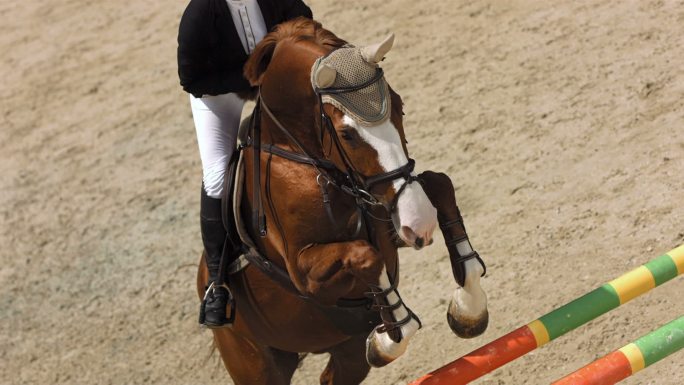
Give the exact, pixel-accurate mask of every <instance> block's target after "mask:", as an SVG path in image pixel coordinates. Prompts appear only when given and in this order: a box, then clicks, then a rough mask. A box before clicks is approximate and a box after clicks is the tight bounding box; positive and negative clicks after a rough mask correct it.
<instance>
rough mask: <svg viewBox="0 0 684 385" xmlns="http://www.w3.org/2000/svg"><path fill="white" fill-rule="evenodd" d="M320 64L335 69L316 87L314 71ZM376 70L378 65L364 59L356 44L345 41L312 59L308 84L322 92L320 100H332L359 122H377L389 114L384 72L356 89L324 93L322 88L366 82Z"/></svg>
mask: <svg viewBox="0 0 684 385" xmlns="http://www.w3.org/2000/svg"><path fill="white" fill-rule="evenodd" d="M323 65H325V66H326V67H329V68H332V69H334V70H335V72H336V74H335V77H334V79H335V80H334V82H333V83H332V84H330V85H327V86H326V87H325V88H319V87H318V85H317V84H316V75H317V74H318V71H319V70H320V68H321V67H322V66H323ZM377 70H378V65H377V64H374V63H369V62H368V61H366V60H365V59H364V57H363V56H362V52H361V49H360V48H356V47H354V46H351V45H347V46H344V47H342V48H338V49H337V50H335V51H332V52H331V53H330V54H328V55H327V56H323V57H321V58H319V59H317V60H316V62H315V63H314V65H313V67H312V68H311V84H312V85H313V88H314V90H316V91H317V92H320V93H321V94H322V95H321V99H322V101H323V103H330V104H332V105H333V106H335V107H336V108H338V109H339V110H341V111H342V112H343V113H344V114H346V115H347V116H349V117H350V118H352V119H354V120H355V121H356V122H357V123H358V124H360V125H362V126H377V125H379V124H381V123H383V122H385V121H386V120H387V119H388V118H389V116H390V110H391V99H390V96H389V87H388V85H387V82H386V81H385V78H384V76H383V77H381V78H380V79H378V80H377V81H376V82H374V83H372V84H370V85H368V86H366V87H364V88H361V89H358V90H354V91H351V92H343V93H335V94H326V93H325V90H326V88H328V89H333V88H349V87H354V86H358V85H361V84H364V83H366V82H369V81H371V80H372V79H373V78H374V77H375V76H376V75H377Z"/></svg>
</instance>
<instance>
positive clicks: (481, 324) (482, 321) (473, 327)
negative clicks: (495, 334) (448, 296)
mask: <svg viewBox="0 0 684 385" xmlns="http://www.w3.org/2000/svg"><path fill="white" fill-rule="evenodd" d="M447 322H448V323H449V327H450V328H451V330H452V331H453V332H454V333H455V334H456V335H457V336H459V337H461V338H473V337H477V336H479V335H480V334H482V333H484V332H485V330H487V325H489V312H488V311H487V310H485V312H484V314H483V315H481V316H480V317H476V318H469V317H464V316H458V315H457V316H456V317H454V316H453V315H452V311H451V306H450V307H449V311H448V312H447Z"/></svg>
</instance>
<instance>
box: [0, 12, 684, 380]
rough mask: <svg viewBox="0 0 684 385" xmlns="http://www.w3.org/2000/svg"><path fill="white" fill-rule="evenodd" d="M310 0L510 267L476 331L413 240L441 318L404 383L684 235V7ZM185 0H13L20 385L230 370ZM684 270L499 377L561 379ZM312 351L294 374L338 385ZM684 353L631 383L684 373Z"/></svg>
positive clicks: (6, 285)
mask: <svg viewBox="0 0 684 385" xmlns="http://www.w3.org/2000/svg"><path fill="white" fill-rule="evenodd" d="M555 3H556V4H553V5H552V4H551V3H550V2H540V1H505V2H504V1H471V2H468V1H446V0H444V1H410V0H389V1H388V0H365V1H361V0H354V1H347V0H345V1H329V0H327V1H324V0H310V1H309V4H310V5H311V6H312V8H313V11H314V14H315V16H316V17H317V19H319V20H321V21H322V22H323V23H324V25H325V26H326V27H328V28H329V29H331V30H333V31H335V32H336V33H338V34H339V35H340V36H341V37H343V38H346V39H348V40H349V41H352V42H354V43H357V44H364V43H371V42H375V41H377V40H379V39H380V38H382V37H383V36H385V35H386V34H387V33H389V32H390V31H391V32H394V33H396V36H397V37H396V44H395V48H394V49H393V51H392V52H391V53H390V54H389V55H388V57H387V60H386V61H385V62H384V64H383V66H384V68H385V70H386V73H387V78H388V80H389V82H390V84H391V85H392V86H393V87H394V88H395V89H396V90H397V91H398V92H399V93H400V94H401V95H402V97H403V99H404V101H405V111H406V120H405V127H406V132H407V135H408V140H409V149H410V151H411V155H412V156H413V157H414V158H415V159H416V160H417V162H418V163H417V164H418V166H417V168H418V169H419V170H425V169H433V170H440V171H444V172H447V173H448V174H449V175H450V176H451V177H452V178H453V180H454V181H455V183H456V184H457V185H458V187H457V197H458V199H459V205H460V207H461V210H462V211H463V214H464V216H465V220H466V224H467V226H468V230H469V233H470V235H471V239H472V242H473V244H474V246H475V247H476V248H477V250H478V251H479V252H480V253H481V255H482V256H483V257H484V259H485V260H486V261H487V263H488V266H489V275H488V276H487V277H486V279H485V280H484V285H485V289H486V290H487V292H488V295H489V301H490V314H491V324H490V327H489V330H488V331H487V332H486V333H485V335H484V336H482V337H478V338H476V339H474V340H467V341H466V340H460V339H458V338H457V337H455V336H453V335H452V334H451V333H450V330H449V328H448V326H447V324H446V322H445V311H446V303H447V299H448V298H449V296H450V294H451V292H452V290H453V289H454V287H455V283H454V282H453V280H452V278H451V275H450V268H449V262H448V258H447V253H446V248H445V247H444V246H443V245H442V244H441V242H442V241H441V235H437V242H436V243H435V244H434V245H433V246H431V247H429V248H427V249H425V250H423V251H421V252H415V251H411V250H402V252H401V261H402V286H401V292H402V294H403V297H404V299H405V300H406V303H407V304H408V305H409V306H410V307H411V308H412V309H413V310H414V311H415V312H416V313H417V314H418V315H419V316H420V317H421V318H422V320H423V322H424V325H425V327H424V328H423V329H422V330H421V331H420V332H419V333H418V334H417V335H416V337H415V338H414V340H413V341H412V343H411V345H410V347H409V350H408V352H407V353H406V354H405V355H404V356H403V357H402V358H401V359H399V360H398V361H396V362H395V363H393V364H391V365H389V366H388V367H386V368H384V369H380V370H373V371H372V372H371V374H370V376H369V377H368V379H367V380H366V381H365V383H366V384H370V385H381V384H382V385H384V384H405V383H407V382H409V381H410V380H412V379H413V378H415V377H418V376H420V375H421V374H424V373H425V372H426V371H428V370H431V369H434V368H437V367H438V366H441V365H442V364H444V363H446V362H449V361H451V360H453V359H455V358H456V357H458V356H460V355H462V354H464V353H467V352H468V351H470V350H471V349H473V348H475V347H477V346H479V345H481V344H483V343H485V342H487V341H489V340H491V339H493V338H496V337H498V336H500V335H502V334H504V333H506V332H508V331H510V330H512V329H514V328H516V327H518V326H520V325H523V324H525V323H527V322H529V321H532V320H534V319H535V318H537V317H539V316H541V315H542V314H544V313H546V312H548V311H550V310H552V309H554V308H555V307H556V306H558V305H561V304H563V303H565V302H567V301H569V300H571V299H573V298H575V297H577V296H579V295H581V294H583V293H585V292H587V291H589V290H591V289H593V288H595V287H597V286H599V285H601V284H603V283H605V282H607V281H609V280H611V279H613V278H615V277H617V276H619V275H621V274H622V273H624V272H627V271H628V270H630V269H632V268H634V267H636V266H638V265H640V264H643V263H645V262H647V261H649V260H650V259H652V258H654V257H656V256H658V255H660V254H662V253H664V252H667V251H668V250H670V249H672V248H674V247H676V246H678V245H679V244H682V243H684V203H683V202H684V127H683V124H684V66H682V63H683V62H684V52H683V51H682V47H684V5H682V4H681V3H679V4H678V3H676V2H674V1H621V2H610V1H582V2H572V3H571V2H562V3H561V2H555ZM185 5H186V3H185V1H174V2H168V1H155V0H152V1H137V2H128V1H86V0H62V1H59V2H45V1H37V0H25V1H2V2H1V3H0V18H1V19H2V20H3V21H2V23H1V24H0V52H2V55H1V58H0V61H1V62H2V65H1V67H0V71H1V72H0V78H1V79H2V83H1V84H2V87H0V112H1V114H0V127H1V128H0V224H1V226H2V229H1V230H2V231H0V246H1V247H0V262H1V264H0V383H2V384H146V383H151V384H230V383H231V382H230V379H229V378H228V376H227V373H226V372H225V370H224V369H223V367H222V365H221V364H220V362H219V359H218V356H217V355H211V352H210V344H211V342H210V340H211V338H210V333H209V332H208V331H202V330H200V329H199V328H198V327H197V325H196V312H197V298H196V294H195V290H194V276H195V269H196V263H197V257H198V255H199V253H200V250H201V242H200V237H199V224H198V207H199V187H200V174H201V170H200V163H199V156H198V153H197V144H196V141H195V137H194V129H193V124H192V120H191V115H190V108H189V105H188V99H187V95H186V94H184V93H183V92H182V90H181V89H180V87H179V85H178V80H177V75H176V58H175V54H176V51H175V50H176V41H175V39H176V33H177V26H178V21H179V18H180V15H181V13H182V11H183V9H184V7H185ZM682 293H684V280H683V279H678V280H676V281H674V282H670V283H668V284H666V285H664V286H663V287H660V288H658V289H656V290H655V291H654V292H652V293H650V294H649V295H647V296H644V297H642V298H638V299H636V300H634V301H633V302H631V303H629V304H628V305H626V306H624V307H622V308H619V309H617V310H615V311H613V312H611V313H610V314H608V315H605V316H603V317H601V318H599V319H598V320H596V321H594V322H592V323H590V324H589V325H587V326H585V327H583V328H581V329H578V330H576V331H574V332H572V333H571V334H569V335H567V336H565V337H563V338H560V339H558V340H556V341H554V342H552V343H551V344H549V345H547V346H545V347H543V348H541V349H539V350H537V351H535V352H533V353H531V354H529V355H528V356H526V357H524V358H522V359H520V360H518V361H517V362H515V363H513V364H510V365H508V366H506V367H504V368H502V369H500V370H498V371H496V372H495V373H493V374H491V375H488V376H486V377H484V378H483V379H481V380H479V382H477V383H479V384H497V385H499V384H506V385H518V384H548V383H549V382H551V381H552V380H553V379H555V378H558V377H560V376H562V375H564V374H566V373H568V372H570V371H572V370H574V369H576V368H578V367H580V366H582V365H583V364H585V363H587V362H589V361H591V360H593V359H595V358H597V357H599V356H601V355H603V354H605V353H607V352H609V351H611V350H613V349H615V348H618V347H620V346H622V345H624V344H626V343H628V342H629V341H632V340H634V339H635V338H637V337H639V336H641V335H643V334H645V333H646V332H648V331H650V330H652V329H654V328H656V327H657V326H660V325H662V324H664V323H666V322H669V321H670V320H672V319H675V318H677V317H678V316H681V315H683V314H684V300H683V299H682ZM325 360H326V358H325V357H323V356H309V357H308V358H307V359H306V360H305V362H304V364H303V367H302V369H301V370H300V371H299V372H298V373H297V374H296V376H295V379H294V381H293V383H295V384H315V383H318V375H319V373H320V371H321V370H322V367H323V365H324V362H325ZM683 378H684V352H679V353H678V354H676V355H673V356H671V357H669V358H668V359H667V360H665V361H663V362H661V363H658V364H656V365H655V366H653V367H650V368H648V369H646V370H644V371H643V372H641V373H639V374H638V375H636V376H635V377H633V378H631V379H629V380H627V381H625V384H658V385H681V384H682V383H684V380H683Z"/></svg>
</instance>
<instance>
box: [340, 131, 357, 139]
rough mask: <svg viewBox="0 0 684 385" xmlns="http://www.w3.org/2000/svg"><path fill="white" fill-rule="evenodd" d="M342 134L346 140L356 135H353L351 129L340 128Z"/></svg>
mask: <svg viewBox="0 0 684 385" xmlns="http://www.w3.org/2000/svg"><path fill="white" fill-rule="evenodd" d="M340 136H341V137H342V139H344V140H352V139H354V135H352V133H351V131H349V130H340Z"/></svg>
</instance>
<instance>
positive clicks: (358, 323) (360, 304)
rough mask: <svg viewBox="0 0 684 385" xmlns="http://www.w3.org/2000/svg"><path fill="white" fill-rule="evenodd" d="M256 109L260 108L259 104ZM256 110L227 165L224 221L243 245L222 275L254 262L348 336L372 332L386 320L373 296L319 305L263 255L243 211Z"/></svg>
mask: <svg viewBox="0 0 684 385" xmlns="http://www.w3.org/2000/svg"><path fill="white" fill-rule="evenodd" d="M256 111H258V109H257V108H256V107H255V112H256ZM255 112H252V114H251V115H250V116H249V117H247V118H245V119H244V120H243V121H242V122H241V123H240V128H239V130H238V147H237V150H236V151H234V152H233V156H232V157H231V158H230V161H229V164H228V167H227V168H226V174H225V178H224V189H223V194H224V195H223V197H222V199H221V201H222V210H221V211H222V216H223V222H224V224H228V223H230V221H232V222H233V226H230V225H229V226H226V228H227V229H228V235H227V238H228V239H227V240H226V241H227V242H231V244H232V245H233V246H234V247H235V248H239V249H240V250H242V252H241V253H240V255H239V257H237V259H235V260H234V261H223V260H222V261H221V270H220V271H221V274H225V275H224V276H226V275H233V274H237V273H239V272H241V271H242V270H243V269H245V268H246V267H247V266H248V265H250V264H251V265H253V266H254V267H256V268H258V269H259V270H260V271H261V272H262V273H264V274H265V275H266V276H267V277H269V278H270V279H271V280H273V281H275V282H276V283H278V284H279V285H280V286H281V287H283V288H284V289H285V290H288V291H289V292H291V293H293V294H295V295H297V296H298V297H299V298H301V299H303V300H305V301H307V302H309V303H311V304H314V305H315V306H316V307H318V308H319V309H320V310H321V311H322V312H323V313H324V314H325V315H326V316H327V318H329V320H330V321H331V323H332V324H333V325H335V326H336V327H337V328H338V329H339V330H340V331H341V332H342V333H344V334H345V335H348V336H356V335H361V334H368V333H369V332H370V331H371V330H373V329H374V328H375V327H376V326H377V325H379V324H380V323H381V322H382V320H381V318H380V313H379V312H378V311H376V310H373V309H371V307H372V305H373V300H372V299H370V298H359V299H346V298H342V299H340V300H338V301H337V304H336V305H335V306H323V305H321V304H319V303H318V302H316V301H315V300H313V299H312V298H309V297H307V296H305V295H303V294H301V293H300V292H299V290H297V288H296V287H295V286H294V284H293V283H292V280H291V279H290V276H289V274H288V273H287V271H285V270H284V269H282V268H281V267H280V266H278V265H276V264H274V263H271V261H269V260H268V259H267V258H266V257H265V256H263V255H262V254H261V253H260V252H259V250H258V249H257V247H256V244H255V243H254V241H253V240H252V238H251V237H250V235H249V232H248V231H247V228H246V225H245V222H244V219H243V218H242V213H241V210H240V205H241V202H242V197H243V194H244V191H245V183H244V174H245V169H244V161H243V157H244V152H243V151H242V150H243V149H244V148H245V147H247V146H250V145H251V141H250V133H251V132H253V129H254V125H255V124H258V123H257V122H256V120H257V119H259V116H258V112H257V113H256V114H255ZM256 233H258V232H256ZM223 259H226V255H224V256H223ZM224 265H227V266H224ZM238 306H239V304H238Z"/></svg>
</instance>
